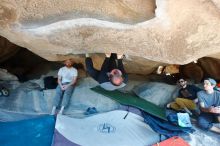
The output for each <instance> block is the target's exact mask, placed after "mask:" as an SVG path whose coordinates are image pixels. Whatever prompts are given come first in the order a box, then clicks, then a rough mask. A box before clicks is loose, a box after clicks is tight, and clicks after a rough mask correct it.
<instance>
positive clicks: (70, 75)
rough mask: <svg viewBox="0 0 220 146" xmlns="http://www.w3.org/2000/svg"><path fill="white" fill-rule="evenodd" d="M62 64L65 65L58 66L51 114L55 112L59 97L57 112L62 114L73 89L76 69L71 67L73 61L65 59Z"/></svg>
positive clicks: (76, 73)
mask: <svg viewBox="0 0 220 146" xmlns="http://www.w3.org/2000/svg"><path fill="white" fill-rule="evenodd" d="M64 64H65V66H64V67H62V68H60V69H59V72H58V86H57V88H56V95H55V102H54V103H53V109H52V112H51V115H54V114H55V112H56V108H57V106H58V105H59V102H60V100H61V98H62V103H61V110H60V112H59V114H63V111H64V108H65V107H66V106H67V105H68V103H69V100H70V98H71V96H72V93H73V91H74V89H75V83H76V79H77V76H78V71H77V69H75V68H74V67H73V61H72V60H71V59H68V60H66V61H65V62H64Z"/></svg>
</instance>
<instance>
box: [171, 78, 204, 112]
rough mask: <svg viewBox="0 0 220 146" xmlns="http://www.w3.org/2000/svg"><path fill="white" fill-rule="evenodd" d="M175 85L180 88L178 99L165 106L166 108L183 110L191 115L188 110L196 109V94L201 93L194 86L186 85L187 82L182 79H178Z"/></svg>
mask: <svg viewBox="0 0 220 146" xmlns="http://www.w3.org/2000/svg"><path fill="white" fill-rule="evenodd" d="M177 84H178V85H179V86H180V87H181V88H180V90H179V94H178V97H177V98H176V99H175V101H174V102H171V103H169V104H167V107H168V108H171V109H174V110H176V111H179V110H185V111H186V112H187V113H189V114H190V115H192V113H191V111H190V110H195V109H196V100H197V92H198V91H201V89H200V88H198V87H196V86H194V85H187V81H186V80H185V79H184V78H180V79H179V80H178V82H177Z"/></svg>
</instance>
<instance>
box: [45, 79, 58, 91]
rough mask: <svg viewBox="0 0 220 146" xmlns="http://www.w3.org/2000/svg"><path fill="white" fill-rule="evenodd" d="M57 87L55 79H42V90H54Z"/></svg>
mask: <svg viewBox="0 0 220 146" xmlns="http://www.w3.org/2000/svg"><path fill="white" fill-rule="evenodd" d="M56 87H57V78H55V77H53V76H48V77H45V78H44V89H45V90H46V89H55V88H56Z"/></svg>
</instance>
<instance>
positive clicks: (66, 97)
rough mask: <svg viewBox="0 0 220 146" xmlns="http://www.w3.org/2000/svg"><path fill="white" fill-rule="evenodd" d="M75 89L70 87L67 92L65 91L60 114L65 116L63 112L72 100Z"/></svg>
mask: <svg viewBox="0 0 220 146" xmlns="http://www.w3.org/2000/svg"><path fill="white" fill-rule="evenodd" d="M74 89H75V86H69V87H68V88H67V89H66V90H65V91H64V95H63V100H62V104H61V110H60V112H59V113H60V114H63V110H64V108H65V107H66V106H67V105H68V103H69V101H70V98H71V96H72V94H73V91H74Z"/></svg>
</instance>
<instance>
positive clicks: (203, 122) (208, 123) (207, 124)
mask: <svg viewBox="0 0 220 146" xmlns="http://www.w3.org/2000/svg"><path fill="white" fill-rule="evenodd" d="M217 116H219V115H217V114H212V113H201V114H200V115H199V118H198V125H199V127H201V128H202V129H205V130H209V129H210V128H211V127H212V126H213V123H214V122H215V121H216V118H217Z"/></svg>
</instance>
